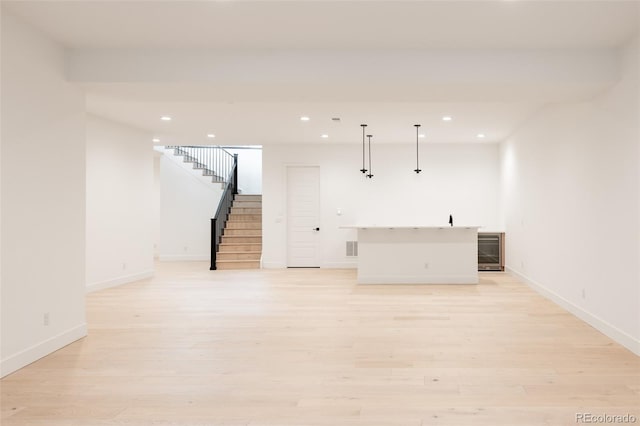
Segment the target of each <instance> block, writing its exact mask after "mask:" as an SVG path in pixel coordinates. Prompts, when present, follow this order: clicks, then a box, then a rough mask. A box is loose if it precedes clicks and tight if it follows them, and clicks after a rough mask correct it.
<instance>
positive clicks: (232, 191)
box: [209, 154, 238, 271]
mask: <svg viewBox="0 0 640 426" xmlns="http://www.w3.org/2000/svg"><path fill="white" fill-rule="evenodd" d="M226 182H227V183H226V185H225V187H224V192H223V193H222V197H221V198H220V203H218V210H216V215H215V216H214V217H213V218H212V219H211V267H210V268H209V269H210V270H212V271H215V270H216V269H217V268H216V256H217V253H218V248H219V246H220V241H221V240H222V234H223V233H224V228H225V226H226V224H227V220H228V219H229V213H230V212H231V206H232V204H233V199H234V196H235V195H236V194H237V193H238V154H234V155H233V164H232V166H231V170H229V174H228V175H227V180H226Z"/></svg>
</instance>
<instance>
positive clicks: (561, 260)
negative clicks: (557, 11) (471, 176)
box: [501, 38, 640, 353]
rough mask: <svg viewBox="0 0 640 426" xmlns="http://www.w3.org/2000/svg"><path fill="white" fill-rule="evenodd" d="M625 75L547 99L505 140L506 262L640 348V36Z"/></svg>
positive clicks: (628, 53)
mask: <svg viewBox="0 0 640 426" xmlns="http://www.w3.org/2000/svg"><path fill="white" fill-rule="evenodd" d="M621 61H622V62H623V65H624V66H623V73H622V76H621V81H620V82H619V83H618V84H617V85H615V86H614V87H612V88H611V89H610V90H609V91H607V92H606V93H604V94H603V95H602V96H600V97H598V98H597V99H595V100H594V101H593V102H588V103H582V104H563V105H552V106H549V107H547V108H545V109H544V110H542V111H540V112H539V113H538V114H537V115H536V116H535V117H533V118H531V119H530V120H529V121H528V122H527V123H526V124H525V125H524V126H523V127H522V128H521V129H519V130H518V131H517V132H516V133H515V134H514V135H513V137H511V138H510V139H509V140H508V141H506V143H505V144H504V146H503V147H502V153H501V157H502V160H501V161H502V185H503V191H504V196H503V202H504V209H505V225H506V232H507V237H506V249H507V257H506V261H507V266H508V268H509V269H511V270H512V271H515V272H517V273H518V274H520V275H521V276H523V277H524V278H525V279H527V280H528V281H529V282H530V283H531V284H532V285H533V286H534V287H536V288H537V289H539V290H540V291H541V292H543V293H544V294H546V295H547V296H549V297H550V298H552V299H553V300H555V301H556V302H557V303H559V304H561V305H562V306H564V307H565V308H567V309H569V310H570V311H572V312H573V313H575V314H576V315H578V316H579V317H581V318H582V319H584V320H586V321H587V322H589V323H590V324H591V325H593V326H595V327H596V328H598V329H600V330H601V331H603V332H604V333H605V334H608V335H609V336H610V337H612V338H614V339H615V340H617V341H618V342H620V343H622V344H624V345H625V346H627V347H628V348H630V349H632V350H634V351H635V352H636V353H640V272H639V270H638V263H639V259H640V238H639V235H640V219H639V218H640V212H639V208H638V202H639V196H640V183H639V173H638V168H639V164H640V162H639V161H638V158H639V153H638V151H639V143H640V142H639V141H640V134H639V133H640V132H639V130H638V125H639V124H638V118H639V117H640V110H639V107H638V102H639V97H640V91H639V86H638V75H639V72H640V71H639V69H638V61H639V56H638V39H637V38H636V40H635V41H634V42H633V43H632V44H631V45H629V46H628V47H627V48H626V49H625V50H624V51H623V52H622V54H621Z"/></svg>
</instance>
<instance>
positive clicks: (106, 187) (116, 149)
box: [86, 115, 154, 290]
mask: <svg viewBox="0 0 640 426" xmlns="http://www.w3.org/2000/svg"><path fill="white" fill-rule="evenodd" d="M86 134H87V271H86V277H87V278H86V282H87V287H88V289H89V290H97V289H101V288H107V287H111V286H114V285H118V284H123V283H126V282H131V281H135V280H138V279H142V278H147V277H150V276H151V275H153V232H154V229H153V225H154V221H153V219H154V209H153V207H154V206H153V153H154V151H153V149H152V144H151V142H150V141H151V135H150V134H148V133H147V132H144V131H141V130H137V129H134V128H132V127H129V126H126V125H123V124H119V123H115V122H113V121H110V120H106V119H103V118H100V117H96V116H93V115H89V116H88V117H87V133H86Z"/></svg>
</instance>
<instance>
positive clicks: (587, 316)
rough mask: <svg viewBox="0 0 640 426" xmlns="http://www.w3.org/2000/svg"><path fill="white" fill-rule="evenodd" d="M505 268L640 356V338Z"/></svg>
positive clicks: (517, 272) (526, 277)
mask: <svg viewBox="0 0 640 426" xmlns="http://www.w3.org/2000/svg"><path fill="white" fill-rule="evenodd" d="M505 270H506V271H508V272H509V273H511V274H513V275H515V276H516V277H518V278H519V279H521V280H522V281H524V282H525V283H526V284H527V285H528V286H529V287H531V288H532V289H533V290H535V291H536V292H538V293H539V294H540V295H542V296H544V297H546V298H547V299H549V300H551V301H552V302H554V303H555V304H557V305H559V306H561V307H562V308H564V309H565V310H567V311H568V312H570V313H572V314H573V315H575V316H576V317H578V318H579V319H581V320H582V321H584V322H586V323H587V324H589V325H590V326H592V327H593V328H595V329H596V330H598V331H599V332H601V333H602V334H604V335H605V336H607V337H609V338H611V339H612V340H614V341H615V342H617V343H619V344H620V345H622V346H624V347H625V348H627V349H629V350H630V351H631V352H633V353H634V354H636V355H638V356H640V340H638V339H636V338H634V337H633V336H631V335H630V334H629V333H626V332H624V331H622V330H620V329H619V328H617V327H614V326H613V325H611V324H609V323H608V322H607V321H605V320H603V319H602V318H599V317H597V316H595V315H593V314H592V313H590V312H588V311H585V310H584V309H582V308H581V307H579V306H577V305H575V304H573V303H571V302H570V301H568V300H567V299H565V298H564V297H562V296H560V295H559V294H557V293H556V292H554V291H552V290H550V289H549V288H548V287H546V286H545V285H543V284H540V283H538V282H536V281H534V280H532V279H531V278H529V277H528V276H526V275H524V274H522V273H521V272H519V271H516V270H514V269H513V268H510V267H508V266H507V267H506V268H505Z"/></svg>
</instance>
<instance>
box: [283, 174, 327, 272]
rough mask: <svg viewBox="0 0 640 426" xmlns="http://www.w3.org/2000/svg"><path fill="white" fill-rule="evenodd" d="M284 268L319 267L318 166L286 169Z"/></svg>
mask: <svg viewBox="0 0 640 426" xmlns="http://www.w3.org/2000/svg"><path fill="white" fill-rule="evenodd" d="M287 266H288V267H290V268H317V267H319V266H320V168H319V167H315V166H311V167H298V166H295V167H293V166H292V167H287Z"/></svg>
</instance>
